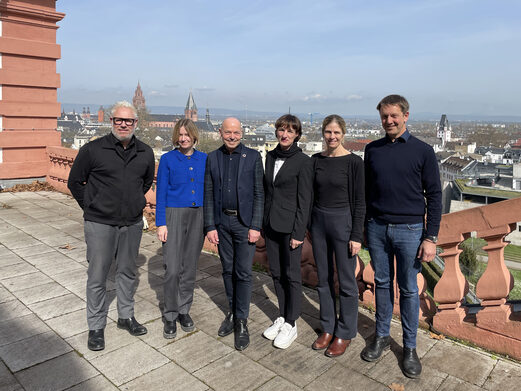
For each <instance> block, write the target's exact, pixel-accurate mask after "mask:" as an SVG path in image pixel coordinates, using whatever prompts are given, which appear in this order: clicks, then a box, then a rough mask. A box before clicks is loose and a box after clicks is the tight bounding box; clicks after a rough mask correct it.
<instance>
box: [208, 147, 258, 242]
mask: <svg viewBox="0 0 521 391" xmlns="http://www.w3.org/2000/svg"><path fill="white" fill-rule="evenodd" d="M224 148H225V147H224V146H222V147H220V148H217V149H216V150H215V151H213V152H210V153H209V154H208V157H207V158H206V170H205V172H204V232H205V233H207V232H208V231H211V230H214V229H216V226H217V225H219V224H220V223H221V214H222V213H223V210H222V181H223V179H224V173H223V166H224V157H225V156H224V150H225V149H224ZM238 148H239V147H238ZM240 148H241V149H240V151H241V159H240V161H239V170H238V173H237V198H238V201H239V205H238V207H239V220H240V221H241V222H242V223H243V224H244V225H245V226H247V227H249V228H250V229H255V230H260V229H261V225H262V210H263V207H264V189H263V187H262V177H263V172H262V160H261V156H260V154H259V152H257V151H256V150H254V149H251V148H248V147H246V146H244V145H241V146H240Z"/></svg>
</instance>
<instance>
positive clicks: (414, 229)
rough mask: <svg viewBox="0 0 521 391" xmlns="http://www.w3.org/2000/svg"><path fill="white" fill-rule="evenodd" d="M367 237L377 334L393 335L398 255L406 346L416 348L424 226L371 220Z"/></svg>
mask: <svg viewBox="0 0 521 391" xmlns="http://www.w3.org/2000/svg"><path fill="white" fill-rule="evenodd" d="M366 234H367V242H368V245H369V254H370V255H371V260H372V262H373V267H374V271H375V276H374V280H375V301H376V335H377V336H388V335H389V334H390V326H391V318H392V316H393V304H394V291H393V280H394V257H395V256H396V279H397V281H398V287H399V289H400V315H401V319H402V329H403V346H404V347H406V348H415V347H416V332H417V330H418V318H419V313H420V298H419V295H418V282H417V277H418V273H420V272H421V261H420V260H419V259H418V258H417V255H418V248H419V247H420V244H421V240H422V237H423V223H417V224H386V223H383V222H381V221H378V220H376V219H370V220H369V221H368V222H367V229H366Z"/></svg>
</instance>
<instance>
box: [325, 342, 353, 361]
mask: <svg viewBox="0 0 521 391" xmlns="http://www.w3.org/2000/svg"><path fill="white" fill-rule="evenodd" d="M350 343H351V340H350V339H341V338H338V337H335V339H334V340H333V342H331V344H330V345H329V347H328V348H327V350H326V356H328V357H338V356H341V355H342V354H344V352H345V351H346V348H347V347H348V346H349V344H350Z"/></svg>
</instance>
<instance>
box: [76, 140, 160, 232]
mask: <svg viewBox="0 0 521 391" xmlns="http://www.w3.org/2000/svg"><path fill="white" fill-rule="evenodd" d="M154 170H155V161H154V153H153V152H152V148H150V147H149V146H148V145H147V144H145V143H143V142H141V141H139V140H138V139H137V138H135V137H133V139H132V140H131V142H130V144H129V146H128V148H127V151H124V150H123V147H122V146H121V143H120V142H119V141H118V140H117V139H116V138H115V137H114V136H113V135H112V134H108V135H106V136H104V137H101V138H99V139H97V140H93V141H91V142H89V143H87V144H85V145H84V146H83V147H82V148H81V149H80V151H79V152H78V155H77V156H76V159H75V160H74V164H73V165H72V168H71V172H70V174H69V180H68V183H67V186H68V188H69V190H70V191H71V193H72V195H73V196H74V198H75V199H76V201H78V204H79V205H80V207H81V208H82V209H83V217H84V219H85V220H88V221H94V222H96V223H102V224H108V225H117V226H125V225H131V224H135V223H137V222H139V221H140V220H141V219H142V216H143V208H144V207H145V205H146V200H145V193H146V192H147V191H148V189H150V186H152V182H153V181H154Z"/></svg>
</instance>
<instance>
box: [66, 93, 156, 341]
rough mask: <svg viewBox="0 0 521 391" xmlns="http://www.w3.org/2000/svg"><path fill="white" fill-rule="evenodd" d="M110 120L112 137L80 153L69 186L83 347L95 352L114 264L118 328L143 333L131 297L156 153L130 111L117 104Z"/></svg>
mask: <svg viewBox="0 0 521 391" xmlns="http://www.w3.org/2000/svg"><path fill="white" fill-rule="evenodd" d="M111 114H112V117H111V122H112V132H111V133H109V134H107V135H106V136H103V137H101V138H99V139H97V140H93V141H91V142H89V143H87V144H85V145H84V146H83V147H82V148H81V149H80V151H79V152H78V155H77V157H76V159H75V160H74V164H73V165H72V169H71V172H70V175H69V180H68V187H69V190H70V191H71V193H72V195H73V196H74V198H75V199H76V201H77V202H78V204H79V205H80V207H81V208H82V209H83V218H84V219H85V224H84V229H85V242H86V243H87V262H88V263H89V267H88V271H87V275H88V277H87V323H88V326H89V337H88V343H87V346H88V348H89V349H90V350H95V351H96V350H103V349H104V348H105V337H104V330H105V325H106V323H107V312H108V306H107V305H106V303H105V297H106V283H107V276H108V273H109V270H110V267H111V265H112V262H113V260H114V259H115V260H116V275H115V284H116V297H117V310H118V323H117V327H118V328H121V329H125V330H127V331H128V332H129V333H130V334H131V335H143V334H146V333H147V329H146V327H144V326H143V325H141V324H139V323H138V322H137V321H136V318H135V317H134V291H135V284H136V271H137V265H136V258H137V255H138V252H139V244H140V242H141V234H142V231H143V208H144V207H145V204H146V200H145V193H146V192H147V191H148V189H150V186H151V185H152V182H153V180H154V170H155V161H154V153H153V152H152V149H151V148H150V147H149V146H148V145H147V144H145V143H143V142H141V141H140V140H138V139H137V138H136V137H135V136H134V130H135V129H136V126H137V121H138V119H137V112H136V109H135V108H134V106H132V105H131V104H130V103H128V102H118V103H116V104H115V105H114V106H113V108H112V112H111Z"/></svg>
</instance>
